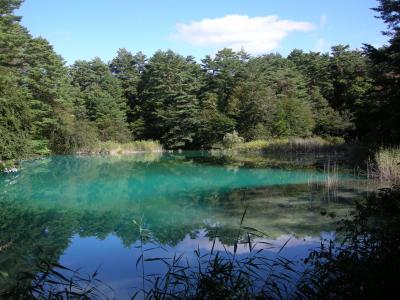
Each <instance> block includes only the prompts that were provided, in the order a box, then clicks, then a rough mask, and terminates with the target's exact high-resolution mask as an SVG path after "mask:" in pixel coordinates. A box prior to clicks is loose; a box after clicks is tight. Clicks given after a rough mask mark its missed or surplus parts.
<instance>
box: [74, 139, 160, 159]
mask: <svg viewBox="0 0 400 300" xmlns="http://www.w3.org/2000/svg"><path fill="white" fill-rule="evenodd" d="M162 151H163V148H162V146H161V145H160V143H159V142H157V141H152V140H149V141H133V142H129V143H123V144H122V143H116V142H112V141H108V142H99V143H97V144H95V145H94V146H91V147H90V148H88V149H81V150H79V151H77V153H80V154H82V153H85V154H111V155H117V154H132V153H141V152H162Z"/></svg>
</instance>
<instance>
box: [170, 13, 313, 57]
mask: <svg viewBox="0 0 400 300" xmlns="http://www.w3.org/2000/svg"><path fill="white" fill-rule="evenodd" d="M313 29H314V25H313V24H311V23H308V22H298V21H292V20H282V19H279V17H278V16H274V15H272V16H265V17H249V16H245V15H227V16H225V17H222V18H216V19H203V20H201V21H197V22H196V21H195V22H190V23H188V24H177V25H176V33H175V34H174V35H173V37H174V38H176V39H178V40H181V41H185V42H188V43H190V44H192V45H194V46H200V47H210V46H212V47H214V46H216V47H228V48H232V49H234V50H240V49H241V48H244V49H245V50H246V51H248V52H251V53H256V54H257V53H263V52H268V51H271V50H274V49H276V48H278V47H279V44H280V42H281V41H282V40H283V39H284V38H285V37H287V35H288V34H289V33H291V32H294V31H303V32H306V31H310V30H313Z"/></svg>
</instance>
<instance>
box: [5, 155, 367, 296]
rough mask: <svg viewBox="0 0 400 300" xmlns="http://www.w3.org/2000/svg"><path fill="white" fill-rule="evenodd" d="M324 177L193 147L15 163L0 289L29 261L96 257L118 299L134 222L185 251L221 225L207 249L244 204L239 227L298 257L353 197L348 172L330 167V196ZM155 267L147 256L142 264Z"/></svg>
mask: <svg viewBox="0 0 400 300" xmlns="http://www.w3.org/2000/svg"><path fill="white" fill-rule="evenodd" d="M326 178H327V174H326V173H325V172H323V171H317V170H310V169H305V170H301V169H295V170H287V169H286V170H285V169H280V168H267V167H264V168H250V167H244V166H243V164H238V163H237V161H235V162H230V161H229V159H225V160H223V163H221V160H219V159H217V160H216V159H215V157H212V156H210V154H208V153H201V152H187V153H185V152H184V153H181V154H158V153H157V154H137V155H130V156H55V157H50V158H45V159H42V160H37V161H27V162H24V163H23V164H22V170H21V171H20V172H19V173H17V174H12V175H0V230H1V236H0V249H1V251H0V271H1V272H5V273H7V275H8V279H7V280H6V281H4V282H3V284H2V285H3V288H4V286H6V285H7V284H10V280H11V281H12V279H13V278H16V277H17V276H18V274H19V273H20V272H22V271H25V270H27V269H29V268H32V265H33V264H34V261H35V260H37V259H47V260H53V261H54V260H55V261H58V262H60V263H62V264H63V265H66V266H68V267H71V268H81V270H82V271H83V272H92V271H93V270H95V269H97V268H98V266H100V265H101V266H102V267H101V271H100V275H99V276H100V277H101V280H102V281H104V282H106V283H107V284H109V285H111V286H113V287H114V289H116V291H117V292H116V293H117V296H118V297H119V298H124V297H128V295H129V293H130V292H132V289H131V288H132V287H133V286H137V285H139V284H140V280H141V279H140V274H141V273H140V272H141V271H140V270H138V269H137V267H136V266H135V262H136V260H137V258H138V256H139V252H138V249H137V248H136V246H138V242H139V240H140V234H139V228H138V225H137V224H138V223H141V224H142V227H143V228H145V229H146V230H148V232H150V233H151V243H155V244H158V245H162V246H163V248H165V251H166V252H168V253H167V254H165V253H163V256H165V255H171V256H172V255H173V254H174V253H185V254H186V255H187V256H188V257H189V259H190V258H193V251H194V250H195V249H197V247H200V248H201V249H204V250H205V251H209V250H210V247H211V244H212V240H213V237H214V236H213V234H214V233H215V232H217V231H218V232H219V233H223V234H219V235H218V243H217V247H219V248H220V249H223V248H224V247H225V248H226V249H228V251H229V249H231V248H232V246H233V244H234V240H235V238H237V230H238V227H239V223H240V220H241V217H242V215H243V212H244V210H245V208H246V207H248V209H247V213H246V217H245V224H246V226H251V227H253V228H257V229H258V230H260V231H263V232H264V233H265V237H263V239H264V240H268V241H269V242H271V243H273V244H275V245H276V246H277V247H279V245H282V244H283V243H285V242H286V241H287V240H288V239H289V238H290V243H288V245H287V247H286V248H287V249H286V250H285V251H286V255H287V256H288V257H291V258H300V257H305V256H306V255H307V253H308V251H309V249H310V248H312V247H313V246H315V245H318V243H319V240H320V238H321V237H324V236H332V235H334V221H335V216H337V217H339V216H342V215H344V214H346V213H347V212H348V211H349V209H350V208H351V205H352V203H353V201H354V197H356V196H357V195H359V191H358V190H357V189H356V188H355V186H354V185H350V186H349V185H348V182H349V180H351V179H352V176H350V175H348V174H344V173H339V174H338V181H339V182H343V184H344V186H343V187H338V188H337V189H336V190H335V192H334V195H332V193H331V191H330V190H327V189H326V188H324V184H323V183H324V182H325V181H326ZM345 183H346V184H345ZM341 192H342V196H341ZM333 196H334V197H333ZM328 216H330V217H328ZM149 245H150V242H149ZM154 251H155V253H154V255H159V254H160V253H158V252H157V251H159V250H154ZM163 251H164V250H163ZM238 251H239V252H240V253H242V254H243V255H246V251H247V250H246V248H245V247H244V246H243V247H239V250H238ZM271 251H272V252H273V250H271ZM160 269H161V266H160V265H157V264H151V265H150V266H147V269H146V272H154V271H157V270H158V271H159V270H160ZM2 285H0V288H1V287H2Z"/></svg>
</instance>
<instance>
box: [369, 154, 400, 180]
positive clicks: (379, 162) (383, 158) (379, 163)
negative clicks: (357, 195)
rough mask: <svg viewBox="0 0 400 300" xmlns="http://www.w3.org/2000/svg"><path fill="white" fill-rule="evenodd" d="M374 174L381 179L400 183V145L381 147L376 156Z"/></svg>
mask: <svg viewBox="0 0 400 300" xmlns="http://www.w3.org/2000/svg"><path fill="white" fill-rule="evenodd" d="M374 161H375V166H374V167H373V170H372V171H373V175H375V177H377V178H379V180H380V181H389V182H393V183H400V147H395V148H381V149H380V150H379V151H378V152H377V153H375V156H374Z"/></svg>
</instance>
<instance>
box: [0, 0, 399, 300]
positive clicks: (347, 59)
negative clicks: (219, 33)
mask: <svg viewBox="0 0 400 300" xmlns="http://www.w3.org/2000/svg"><path fill="white" fill-rule="evenodd" d="M22 2H23V1H22V0H1V3H0V172H1V173H2V172H3V171H5V172H6V173H12V172H14V171H17V169H16V168H15V166H16V165H18V164H19V163H20V161H21V160H23V159H25V158H32V157H39V156H40V157H42V156H48V155H51V154H111V155H115V156H110V157H109V160H106V161H102V160H101V159H102V158H103V157H102V156H100V155H93V156H88V155H77V156H76V159H75V158H74V159H71V158H70V157H68V156H59V157H56V158H55V159H54V160H52V158H47V159H42V160H40V162H31V161H30V162H27V163H28V164H29V163H31V164H34V163H37V165H36V166H37V168H36V169H35V170H33V171H32V173H25V174H22V173H23V172H21V174H1V175H0V176H4V177H2V178H1V179H2V180H3V178H4V181H0V184H1V185H2V186H1V188H3V187H4V193H3V190H0V192H1V193H0V216H1V218H0V229H1V231H2V234H1V235H0V298H2V297H5V298H15V299H24V298H39V299H41V298H43V299H44V298H47V299H62V298H69V297H71V298H78V299H89V298H91V297H94V298H96V297H97V298H102V297H108V294H107V295H106V294H105V293H104V292H105V289H107V288H108V287H106V285H103V283H102V282H101V281H100V280H97V278H96V277H97V275H98V274H99V273H98V272H97V271H95V272H94V273H93V274H91V275H90V276H86V277H85V276H81V275H79V272H78V271H75V270H72V269H69V268H66V267H64V266H62V265H60V264H59V263H58V261H59V259H60V257H61V255H62V253H63V252H64V251H65V249H67V247H68V245H69V244H70V243H71V239H72V238H73V237H74V236H78V235H79V236H82V237H89V236H95V237H97V238H98V239H99V240H104V239H106V238H107V237H108V235H114V236H116V237H118V238H119V239H120V240H121V241H122V244H123V246H124V247H130V246H132V247H138V249H139V251H140V256H139V257H138V259H137V265H136V268H137V269H140V268H141V271H142V286H141V287H137V290H138V292H137V293H136V296H138V297H143V298H146V299H283V298H284V299H338V298H339V299H340V298H343V299H346V298H347V299H357V298H379V297H389V295H392V294H393V293H394V294H396V293H397V290H398V288H399V286H400V282H399V278H400V276H399V275H400V273H399V272H400V260H399V258H400V256H399V249H400V217H399V216H400V189H399V187H398V186H393V187H392V188H391V189H382V190H380V191H378V192H374V193H370V194H369V195H368V196H367V197H365V198H363V199H362V200H361V201H357V205H356V209H355V211H354V213H353V214H352V215H351V216H348V215H346V213H347V212H348V209H349V202H351V203H354V201H355V200H359V199H358V197H359V196H360V194H362V195H364V192H365V191H368V192H369V191H370V190H369V189H371V188H374V187H373V186H372V184H375V182H379V184H382V185H384V186H389V185H390V186H391V185H393V184H399V183H400V148H399V143H400V126H399V124H400V107H399V104H400V101H399V99H400V75H399V74H400V50H399V49H400V26H399V24H400V1H399V0H378V3H379V6H378V7H377V8H376V9H374V10H375V11H376V12H378V13H379V18H381V19H382V20H383V21H384V22H385V24H386V25H387V27H388V29H387V32H385V33H384V34H385V35H386V36H387V37H388V38H389V39H388V44H387V45H385V46H382V47H380V48H376V47H373V46H371V45H364V47H363V49H361V50H360V49H350V47H349V46H347V45H336V46H333V47H332V48H331V51H330V52H327V53H320V52H312V51H311V52H308V53H306V52H304V51H302V50H298V49H294V50H293V51H292V52H291V53H290V54H289V55H288V56H287V57H283V56H282V55H280V54H264V55H258V56H251V55H250V54H248V53H246V52H245V51H244V50H241V51H233V50H232V49H222V50H220V51H218V52H217V53H216V54H215V55H214V56H210V55H207V56H206V57H204V58H203V59H202V60H201V61H196V60H195V59H194V58H193V57H192V56H187V57H185V56H182V55H180V54H178V53H175V52H173V51H171V50H168V51H161V50H160V51H157V52H156V53H155V54H154V55H152V56H151V57H146V56H145V55H144V54H143V53H141V52H138V53H131V52H129V51H128V50H126V49H119V50H118V53H117V54H116V57H114V58H113V59H112V60H111V61H109V62H104V61H102V60H101V59H100V58H94V59H92V60H89V61H86V60H78V61H76V62H74V63H73V64H72V65H70V66H67V65H66V64H65V61H64V59H63V58H62V57H61V56H60V55H58V54H57V53H56V52H55V51H54V49H53V46H52V45H50V43H49V42H48V41H47V40H46V39H44V38H41V37H38V38H36V37H33V36H32V35H31V34H30V33H29V31H28V30H27V29H26V28H25V27H23V26H22V25H21V18H20V17H18V16H16V15H15V11H16V10H17V9H18V8H19V7H20V6H21V4H22ZM181 149H186V150H193V149H204V150H212V151H211V154H207V155H209V156H207V157H196V156H195V155H192V156H190V155H189V154H188V156H187V157H186V156H185V157H184V156H180V155H179V154H180V151H179V152H178V154H176V152H175V153H174V152H173V151H172V153H169V154H168V155H170V156H168V157H166V156H165V157H162V153H161V152H164V151H165V150H181ZM141 152H145V153H146V154H145V156H144V157H143V158H141V157H140V154H138V155H137V156H136V157H132V156H128V157H127V156H122V155H121V156H117V155H116V154H132V153H141ZM142 154H143V153H142ZM260 154H261V155H260ZM368 156H369V161H368V160H367V159H366V158H367V157H368ZM260 157H261V158H260ZM343 161H346V162H348V161H351V162H356V163H359V162H360V161H361V163H365V164H367V166H366V167H365V166H362V167H363V168H364V167H365V168H364V169H367V173H368V177H369V178H374V179H376V181H375V182H373V181H368V184H371V187H368V188H369V189H368V188H365V189H364V190H363V191H362V192H360V191H359V190H357V189H356V188H353V187H351V186H350V185H351V183H349V186H344V187H343V189H342V191H341V192H342V195H339V189H338V186H339V185H345V181H346V180H345V179H346V176H347V177H350V178H352V176H353V174H344V173H343V174H341V173H340V172H339V169H338V164H340V163H342V162H343ZM155 162H157V164H155ZM133 163H135V164H133ZM196 163H199V164H202V166H203V167H204V168H199V167H198V166H195V164H196ZM356 163H355V164H356ZM113 164H115V165H116V166H118V169H117V170H115V169H114V168H113ZM219 164H221V165H223V167H220V166H219ZM115 165H114V166H115ZM51 167H53V169H52V168H51ZM240 167H243V168H242V170H240ZM251 167H269V168H270V169H268V172H262V170H260V169H257V168H251ZM306 167H307V168H308V169H307V170H303V172H304V173H307V172H308V173H307V174H308V175H310V174H312V175H313V176H315V178H312V177H311V175H310V177H308V182H307V179H305V175H304V173H302V172H300V171H299V170H290V171H291V172H289V171H288V170H285V168H287V169H291V168H293V169H295V168H302V169H306ZM352 167H353V166H352ZM312 168H315V170H312ZM322 169H323V171H322ZM71 170H73V171H75V172H76V174H75V175H74V176H71V177H68V176H66V175H68V172H70V171H71ZM264 171H265V170H264ZM296 171H297V172H296ZM146 172H150V177H151V181H150V182H149V181H146V180H145V179H146V176H147V175H148V173H146ZM354 172H355V171H354ZM26 174H29V176H26ZM49 178H50V179H49ZM44 179H45V180H44ZM171 179H172V181H171ZM180 180H181V181H180ZM224 180H225V181H224ZM285 180H287V181H288V182H289V183H290V184H287V185H286V186H280V185H282V184H283V182H284V181H285ZM349 181H350V180H349ZM371 182H373V183H371ZM176 183H179V184H176ZM261 184H263V186H262V185H261ZM268 185H269V186H268ZM38 186H39V187H40V188H39V189H38V190H35V188H36V187H38ZM172 186H173V187H174V189H172V188H171V187H172ZM265 186H268V188H265ZM228 187H229V188H232V190H229V189H228ZM263 187H264V188H265V189H263ZM113 188H115V190H113ZM233 188H234V190H233ZM250 188H251V189H250ZM277 190H278V191H279V192H276V191H277ZM282 191H283V192H282ZM321 191H322V192H321ZM246 193H251V195H252V198H251V199H250V200H249V199H247V198H246V195H247V194H246ZM291 193H294V194H296V197H292V198H291V197H290V196H291ZM60 195H62V197H60ZM277 195H278V197H273V196H277ZM283 195H284V196H283ZM316 195H317V196H316ZM325 195H327V197H325ZM332 195H333V197H332V198H334V199H336V200H337V199H339V198H340V201H332V202H331V199H332V198H331V196H332ZM28 196H30V197H32V199H27V198H25V197H28ZM116 196H118V197H116ZM297 196H298V197H297ZM113 197H115V199H114V198H113ZM316 198H318V201H319V202H318V201H315V199H316ZM170 199H173V201H169V200H170ZM294 199H295V200H296V201H294ZM22 200H25V201H22ZM110 200H113V201H110ZM143 200H146V201H143ZM322 203H323V204H324V205H325V204H326V206H323V205H322ZM249 204H252V205H253V206H252V207H251V206H250V205H249ZM202 205H203V206H206V208H205V209H201V208H202ZM155 207H156V208H157V209H159V210H158V211H156V212H155V213H154V210H155ZM244 207H246V208H245V209H244V213H243V215H242V210H243V208H244ZM325 207H328V209H325ZM149 211H152V212H153V214H150V213H149V214H148V215H150V217H149V218H148V219H146V220H144V217H143V215H144V213H145V212H149ZM239 211H240V213H238V212H239ZM250 212H252V213H253V214H254V215H255V216H256V217H254V219H253V220H249V221H248V222H247V219H246V214H247V213H250ZM295 213H296V216H297V217H298V219H299V220H300V221H301V222H302V224H301V226H299V229H298V232H294V230H293V228H294V227H295V225H298V224H296V223H295V222H294V220H293V219H294V215H295ZM221 215H222V216H224V217H225V219H224V218H222V217H221ZM227 215H228V217H226V216H227ZM239 215H240V216H241V220H240V223H239V225H238V226H236V225H237V223H235V225H232V223H233V222H232V220H231V219H230V218H232V217H238V216H239ZM278 216H279V217H280V218H279V219H278V220H277V218H278ZM135 219H140V220H142V221H143V220H144V221H143V222H140V224H139V225H138V222H135V221H133V220H135ZM339 219H341V220H340V221H339V223H338V228H337V232H336V233H337V235H336V237H335V238H334V239H326V240H322V241H321V245H320V248H317V249H314V250H312V252H311V253H310V255H309V257H308V258H307V259H305V260H304V261H301V262H299V261H292V260H289V259H288V258H285V257H284V256H281V255H280V254H281V253H282V251H283V250H284V249H285V247H286V246H287V245H288V243H289V239H288V241H287V242H285V243H283V245H282V247H281V248H278V249H274V251H275V252H274V253H275V254H276V255H275V256H274V257H273V258H271V257H267V256H266V255H264V254H265V253H266V252H267V251H269V250H271V247H272V245H270V243H269V242H268V241H266V238H267V237H269V238H276V237H277V236H286V235H285V234H287V235H289V236H295V234H298V237H299V238H300V239H301V238H304V239H305V238H306V234H309V232H310V231H312V232H313V231H318V233H320V232H321V231H323V230H325V231H328V230H331V229H332V228H331V227H330V225H332V224H333V223H334V222H336V221H338V220H339ZM221 220H222V221H221ZM305 221H308V223H307V222H305ZM224 222H225V223H224ZM257 225H259V226H260V227H263V228H261V229H256V228H258V226H257ZM268 230H269V232H267V231H268ZM201 234H204V238H206V239H208V242H211V243H212V248H211V250H210V251H205V252H202V251H201V250H200V247H198V248H197V250H196V251H195V261H194V262H193V261H191V262H190V261H189V259H187V256H185V255H183V254H182V255H179V254H176V255H175V256H173V257H162V256H156V257H152V256H151V251H152V250H155V249H157V250H159V249H161V250H165V249H164V248H163V247H164V246H165V245H167V246H170V247H172V246H176V245H177V244H178V243H179V242H181V241H183V240H185V238H186V237H190V238H192V237H193V238H196V237H198V236H199V235H201ZM145 244H146V245H147V246H154V247H153V248H148V247H147V248H146V247H145ZM238 249H241V250H243V249H245V250H247V252H246V255H240V254H239V252H238V251H239V250H238ZM241 254H243V252H242V253H241ZM43 257H44V258H46V260H43ZM155 262H158V263H161V264H162V265H163V266H164V267H165V268H166V269H165V272H164V273H161V272H160V274H154V273H151V274H146V273H145V266H146V265H148V264H150V263H155ZM299 266H300V267H299ZM111 292H112V291H111ZM134 296H135V295H134Z"/></svg>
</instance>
